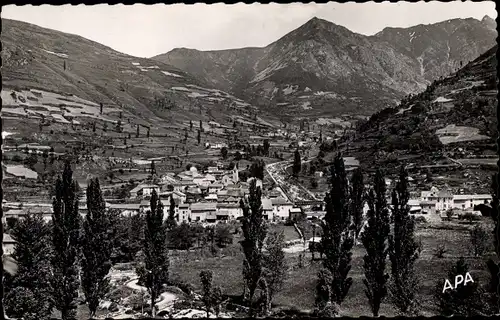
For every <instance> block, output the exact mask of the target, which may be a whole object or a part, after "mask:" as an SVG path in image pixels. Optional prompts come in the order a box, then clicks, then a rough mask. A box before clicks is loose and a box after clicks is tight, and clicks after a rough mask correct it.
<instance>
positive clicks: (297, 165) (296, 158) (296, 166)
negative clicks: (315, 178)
mask: <svg viewBox="0 0 500 320" xmlns="http://www.w3.org/2000/svg"><path fill="white" fill-rule="evenodd" d="M301 167H302V163H301V160H300V152H299V149H297V150H295V153H294V155H293V167H292V170H293V175H294V176H295V177H297V176H298V175H299V173H300V170H301Z"/></svg>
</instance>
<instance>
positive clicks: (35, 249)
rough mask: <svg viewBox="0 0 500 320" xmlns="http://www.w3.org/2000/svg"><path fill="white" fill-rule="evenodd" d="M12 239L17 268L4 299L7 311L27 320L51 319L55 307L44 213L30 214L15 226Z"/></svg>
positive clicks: (13, 315)
mask: <svg viewBox="0 0 500 320" xmlns="http://www.w3.org/2000/svg"><path fill="white" fill-rule="evenodd" d="M12 237H13V238H14V240H15V241H16V244H15V245H14V253H13V258H14V259H15V261H17V267H18V269H17V273H16V274H15V276H14V277H13V279H12V289H11V290H10V291H9V292H8V294H7V295H6V296H5V309H6V312H7V314H8V315H10V316H12V317H19V318H24V319H26V320H38V319H49V318H50V315H51V312H52V308H53V301H52V296H51V287H50V278H51V265H50V256H51V248H50V227H49V226H48V225H47V224H46V223H45V221H44V220H43V217H42V215H41V214H27V215H26V216H25V217H24V218H23V219H20V220H19V221H18V222H17V223H16V224H15V226H14V228H13V230H12Z"/></svg>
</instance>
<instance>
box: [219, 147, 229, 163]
mask: <svg viewBox="0 0 500 320" xmlns="http://www.w3.org/2000/svg"><path fill="white" fill-rule="evenodd" d="M220 153H221V155H222V159H224V160H226V158H227V148H226V147H222V149H221V150H220Z"/></svg>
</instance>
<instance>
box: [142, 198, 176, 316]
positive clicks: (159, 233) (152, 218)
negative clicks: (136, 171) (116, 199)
mask: <svg viewBox="0 0 500 320" xmlns="http://www.w3.org/2000/svg"><path fill="white" fill-rule="evenodd" d="M150 206H151V210H148V211H147V212H146V227H145V229H144V248H143V251H144V256H145V257H144V264H143V265H141V266H140V267H138V268H137V275H138V276H139V279H140V281H141V282H142V283H144V285H145V286H146V287H147V288H148V291H149V293H150V295H151V315H152V316H153V317H154V316H155V313H156V309H155V302H156V299H157V298H158V297H159V296H160V293H161V289H162V286H163V285H164V284H167V282H168V269H169V266H170V262H169V259H168V249H167V228H166V224H165V223H164V222H163V204H162V203H161V200H160V198H159V197H158V195H157V194H156V191H153V193H152V195H151V202H150Z"/></svg>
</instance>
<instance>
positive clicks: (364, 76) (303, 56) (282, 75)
mask: <svg viewBox="0 0 500 320" xmlns="http://www.w3.org/2000/svg"><path fill="white" fill-rule="evenodd" d="M494 22H495V21H494V20H492V19H491V18H489V17H487V16H486V17H485V18H484V19H483V20H482V21H479V20H476V19H453V20H448V21H444V22H440V23H436V24H431V25H418V26H414V27H411V28H385V29H384V30H382V31H381V32H379V33H377V34H375V35H373V36H365V35H361V34H357V33H354V32H351V31H350V30H348V29H347V28H345V27H342V26H339V25H336V24H334V23H331V22H329V21H326V20H322V19H318V18H313V19H311V20H309V21H308V22H307V23H305V24H304V25H302V26H301V27H299V28H298V29H296V30H294V31H292V32H290V33H288V34H287V35H285V36H284V37H282V38H280V39H279V40H277V41H275V42H273V43H271V44H269V45H268V46H266V47H264V48H243V49H232V50H220V51H198V50H192V49H186V48H181V49H174V50H172V51H170V52H168V53H165V54H162V55H158V56H155V57H153V58H152V59H154V60H156V61H159V62H164V63H168V64H171V65H173V66H176V67H178V68H180V69H182V70H184V71H186V72H189V73H190V74H193V75H195V76H196V77H197V78H199V79H203V80H204V81H206V82H207V83H210V84H212V85H213V86H215V87H217V88H219V89H221V90H225V91H228V92H230V93H232V94H234V95H235V96H238V97H240V98H243V99H246V100H249V101H251V102H252V103H255V104H257V105H260V106H264V107H266V108H265V109H266V110H273V111H274V112H275V113H276V114H288V115H293V116H296V115H297V114H300V115H301V116H317V115H340V114H344V113H352V112H355V113H358V114H364V115H369V114H371V113H373V112H375V111H378V110H380V109H382V108H384V107H386V106H387V105H394V104H396V103H397V102H398V101H399V100H400V99H401V98H402V97H403V96H405V95H407V94H409V93H416V92H418V91H421V90H423V89H425V87H426V86H427V85H428V84H429V83H430V82H431V81H432V80H434V79H436V78H439V77H440V76H445V75H448V74H450V73H451V72H453V71H455V70H457V69H458V68H459V67H460V65H461V64H462V65H464V64H466V63H467V62H469V61H471V60H473V59H475V58H477V57H478V56H479V55H480V54H482V53H483V52H485V51H486V50H488V49H489V48H491V47H492V46H493V45H495V43H496V35H497V34H496V30H495V27H496V26H495V25H494ZM353 110H355V111H353Z"/></svg>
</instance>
